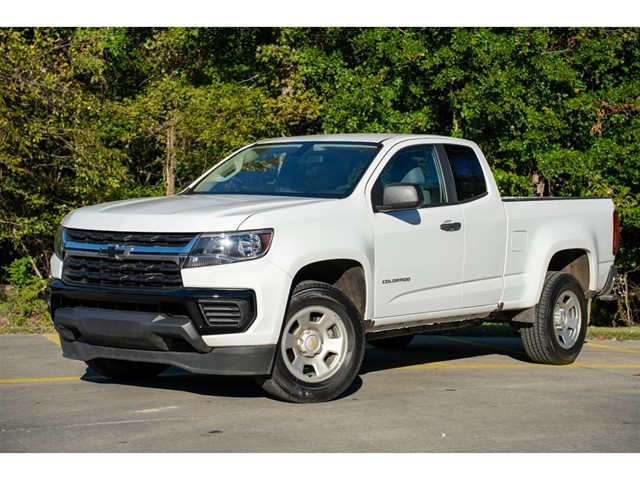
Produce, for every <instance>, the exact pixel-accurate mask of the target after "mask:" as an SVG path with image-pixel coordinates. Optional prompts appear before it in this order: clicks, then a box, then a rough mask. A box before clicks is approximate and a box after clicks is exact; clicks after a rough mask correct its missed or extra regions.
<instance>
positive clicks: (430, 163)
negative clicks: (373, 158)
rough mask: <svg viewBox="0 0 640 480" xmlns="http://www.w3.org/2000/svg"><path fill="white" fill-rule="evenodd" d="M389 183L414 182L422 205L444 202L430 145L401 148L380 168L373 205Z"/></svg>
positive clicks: (380, 199) (439, 176)
mask: <svg viewBox="0 0 640 480" xmlns="http://www.w3.org/2000/svg"><path fill="white" fill-rule="evenodd" d="M390 183H415V184H417V185H418V186H419V187H420V188H421V189H422V194H423V196H424V205H434V204H440V203H445V202H446V201H447V198H446V193H445V188H444V181H443V177H442V170H441V169H440V163H439V162H438V157H437V155H436V151H435V147H434V146H433V145H421V146H415V147H408V148H405V149H403V150H401V151H399V152H398V153H396V154H395V155H394V156H393V158H392V159H391V160H389V163H387V165H386V166H385V167H384V170H383V171H382V173H381V174H380V177H379V178H378V181H377V182H376V185H375V186H374V191H373V194H374V197H379V198H374V204H376V205H380V204H381V203H382V191H383V190H384V187H386V186H387V185H389V184H390Z"/></svg>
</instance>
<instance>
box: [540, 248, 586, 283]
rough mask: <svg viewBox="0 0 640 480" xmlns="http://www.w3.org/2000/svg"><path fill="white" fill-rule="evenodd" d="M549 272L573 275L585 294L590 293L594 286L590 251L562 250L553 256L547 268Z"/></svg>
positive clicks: (577, 249)
mask: <svg viewBox="0 0 640 480" xmlns="http://www.w3.org/2000/svg"><path fill="white" fill-rule="evenodd" d="M547 272H565V273H569V274H571V275H573V277H575V279H576V280H577V281H578V283H579V284H580V286H581V287H582V291H583V292H585V293H586V292H588V291H589V289H590V288H589V287H590V285H591V284H592V282H591V280H592V279H591V276H592V272H593V269H592V266H591V258H590V253H589V251H588V250H584V249H579V248H573V249H567V250H560V251H558V252H556V253H554V254H553V256H552V257H551V259H550V260H549V265H548V266H547Z"/></svg>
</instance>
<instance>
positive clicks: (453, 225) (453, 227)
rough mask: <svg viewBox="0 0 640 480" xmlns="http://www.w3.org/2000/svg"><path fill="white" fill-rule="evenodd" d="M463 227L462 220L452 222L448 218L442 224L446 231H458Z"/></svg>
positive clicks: (441, 227)
mask: <svg viewBox="0 0 640 480" xmlns="http://www.w3.org/2000/svg"><path fill="white" fill-rule="evenodd" d="M461 228H462V224H461V223H460V222H451V221H449V220H447V221H446V222H444V223H441V224H440V230H444V231H445V232H457V231H458V230H460V229H461Z"/></svg>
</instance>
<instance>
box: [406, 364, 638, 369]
mask: <svg viewBox="0 0 640 480" xmlns="http://www.w3.org/2000/svg"><path fill="white" fill-rule="evenodd" d="M518 368H520V369H532V368H547V369H551V368H555V369H559V368H636V369H640V364H628V363H619V364H586V363H572V364H571V365H543V364H537V363H524V364H503V365H500V364H491V363H475V364H473V363H462V364H451V363H425V364H422V365H410V366H407V367H398V368H396V369H395V370H438V369H451V370H473V369H480V370H483V369H486V370H491V369H494V370H499V369H518Z"/></svg>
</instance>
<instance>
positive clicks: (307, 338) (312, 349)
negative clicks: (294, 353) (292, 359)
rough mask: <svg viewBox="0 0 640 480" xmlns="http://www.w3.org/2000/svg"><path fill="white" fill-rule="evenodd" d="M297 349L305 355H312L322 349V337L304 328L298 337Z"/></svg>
mask: <svg viewBox="0 0 640 480" xmlns="http://www.w3.org/2000/svg"><path fill="white" fill-rule="evenodd" d="M298 349H299V350H300V353H302V355H304V356H305V357H314V356H316V355H317V354H318V353H319V352H320V350H322V337H321V336H320V335H318V333H317V332H314V331H311V330H305V331H304V332H302V335H300V336H299V337H298Z"/></svg>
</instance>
